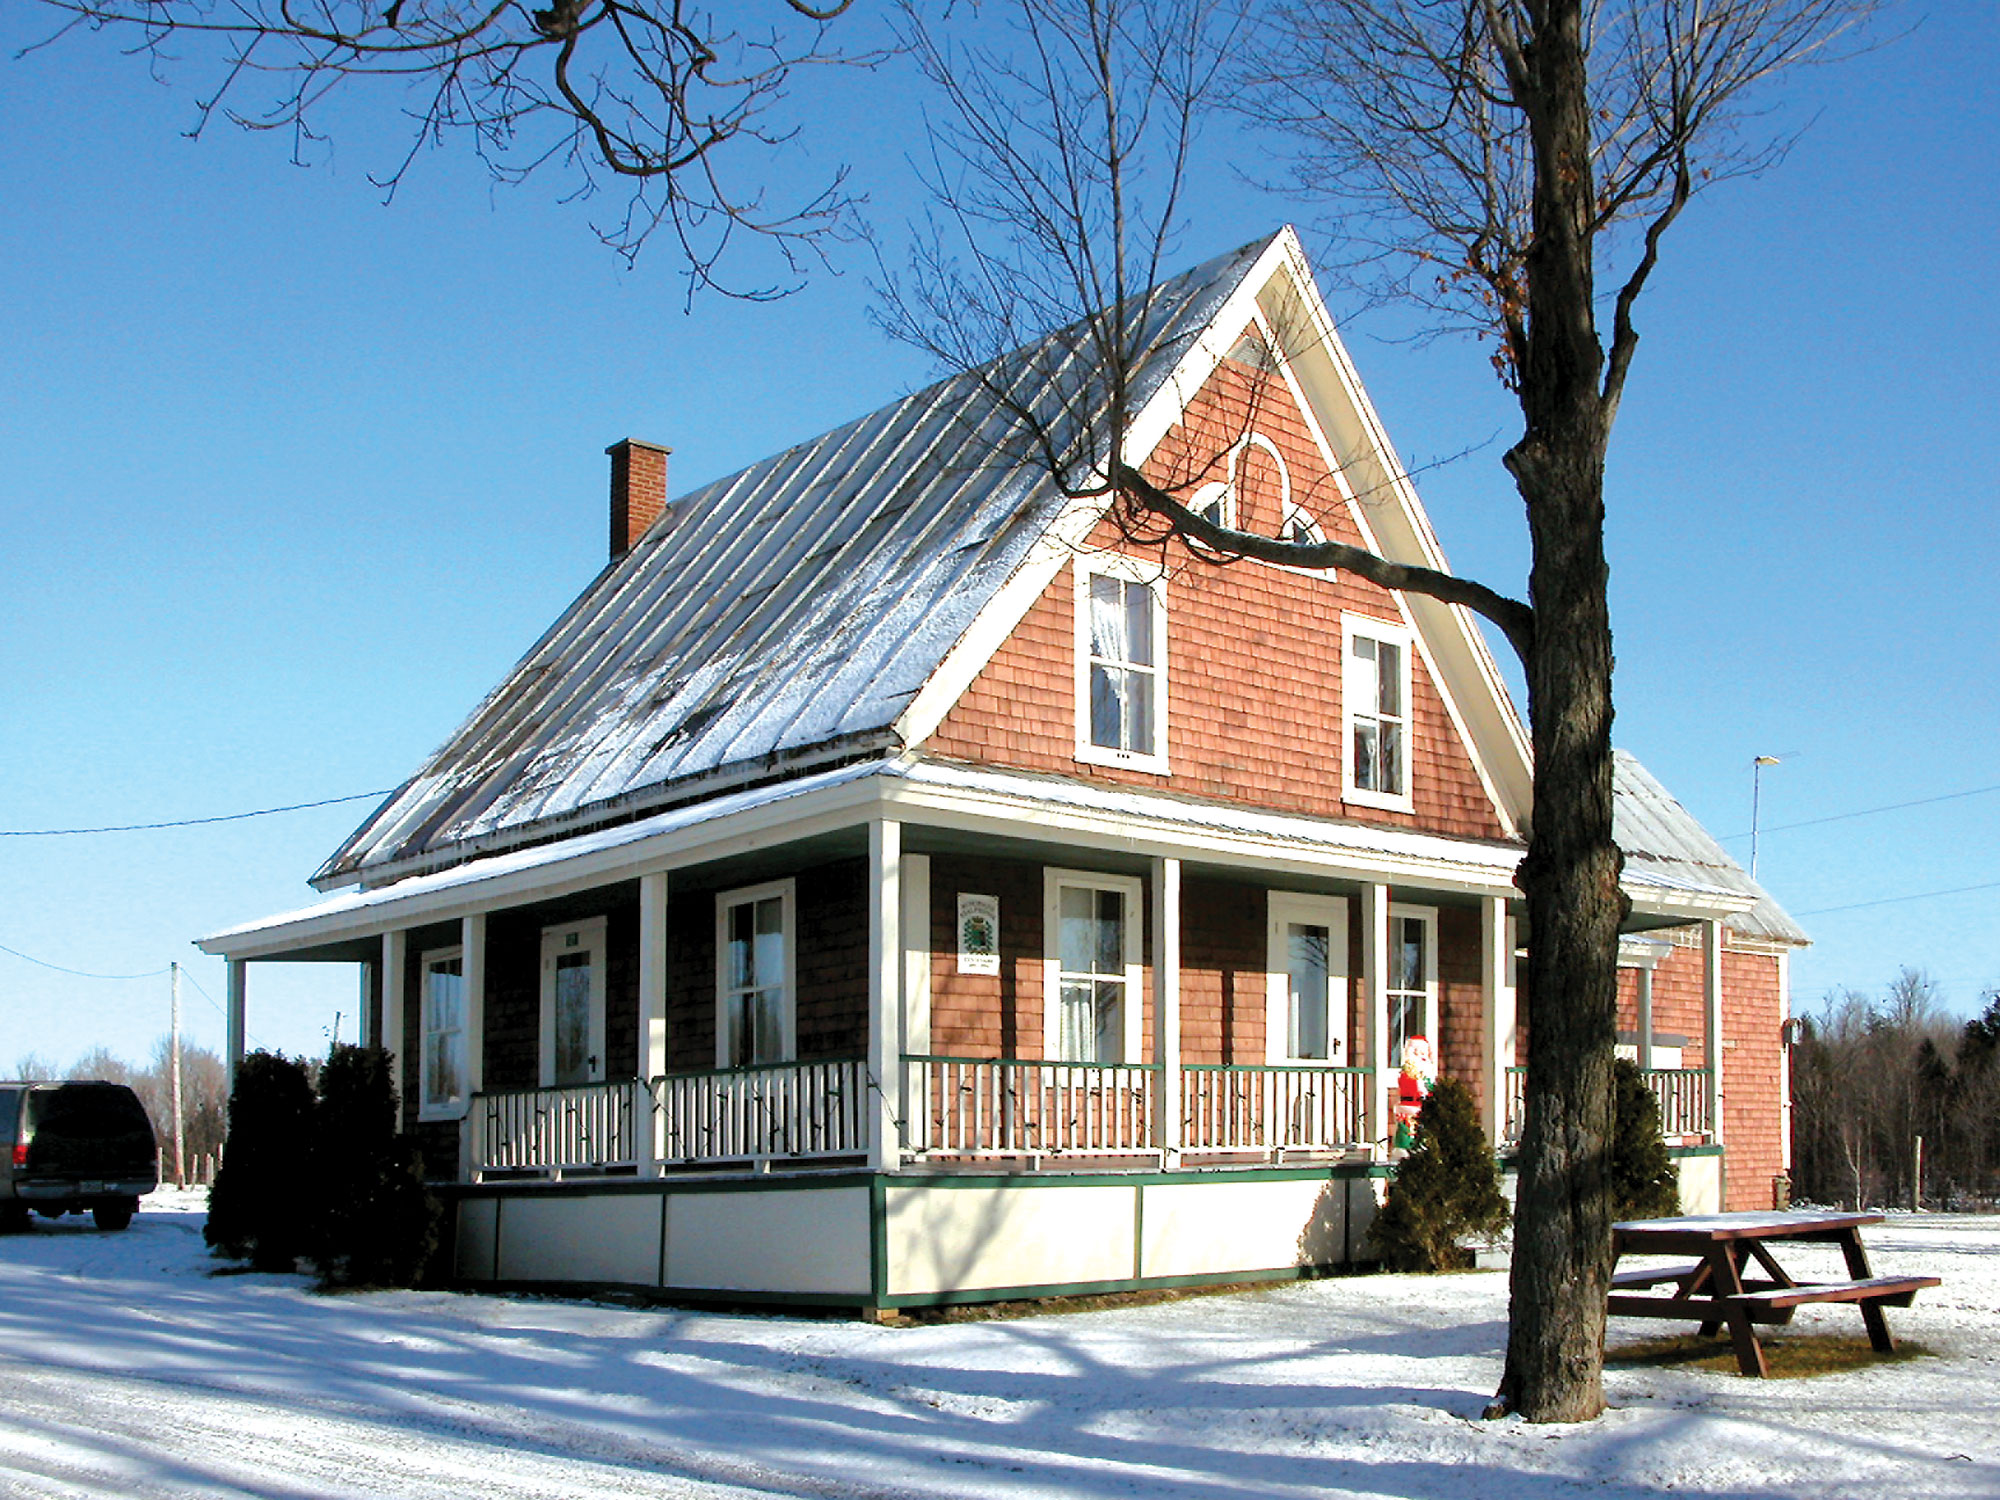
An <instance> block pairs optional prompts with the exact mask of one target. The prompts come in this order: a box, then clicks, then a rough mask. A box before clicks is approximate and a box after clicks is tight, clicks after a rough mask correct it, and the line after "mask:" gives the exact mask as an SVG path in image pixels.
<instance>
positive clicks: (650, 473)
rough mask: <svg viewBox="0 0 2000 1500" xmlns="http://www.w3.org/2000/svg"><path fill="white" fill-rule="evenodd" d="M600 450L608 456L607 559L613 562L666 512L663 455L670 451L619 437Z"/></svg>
mask: <svg viewBox="0 0 2000 1500" xmlns="http://www.w3.org/2000/svg"><path fill="white" fill-rule="evenodd" d="M604 451H605V452H606V453H608V454H610V455H611V560H612V561H613V562H616V561H617V560H618V559H619V558H621V557H623V556H624V555H625V554H626V553H628V552H630V551H631V550H632V549H633V548H634V547H635V546H637V545H638V542H639V538H640V537H642V536H644V535H645V534H646V533H647V531H648V530H650V529H651V527H652V525H653V523H654V522H655V521H657V520H659V519H660V517H661V516H663V515H665V514H666V510H667V455H668V454H669V453H671V452H673V451H674V450H673V449H671V448H666V447H662V446H661V445H660V444H658V443H644V442H641V441H640V440H639V439H638V438H623V439H621V440H620V441H618V442H615V443H613V444H612V445H611V446H610V447H609V448H606V449H605V450H604Z"/></svg>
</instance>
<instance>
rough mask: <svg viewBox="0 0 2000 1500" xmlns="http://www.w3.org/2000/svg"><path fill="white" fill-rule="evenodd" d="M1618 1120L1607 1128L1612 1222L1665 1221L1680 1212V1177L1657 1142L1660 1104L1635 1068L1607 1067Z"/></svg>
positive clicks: (1624, 1064)
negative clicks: (1609, 1130) (1631, 1220)
mask: <svg viewBox="0 0 2000 1500" xmlns="http://www.w3.org/2000/svg"><path fill="white" fill-rule="evenodd" d="M1611 1088H1612V1095H1613V1099H1614V1103H1615V1107H1616V1109H1617V1117H1616V1119H1615V1120H1614V1122H1613V1124H1612V1127H1611V1166H1610V1171H1611V1213H1612V1217H1613V1218H1616V1219H1667V1218H1672V1217H1673V1216H1674V1215H1675V1214H1678V1213H1679V1212H1680V1211H1681V1185H1680V1175H1679V1174H1678V1173H1677V1172H1675V1171H1674V1162H1673V1158H1672V1157H1670V1156H1668V1155H1667V1143H1666V1142H1665V1141H1664V1140H1662V1139H1661V1138H1660V1104H1659V1101H1658V1100H1657V1099H1655V1098H1654V1097H1653V1091H1652V1090H1651V1089H1649V1088H1647V1087H1646V1080H1645V1077H1644V1076H1643V1075H1642V1074H1641V1073H1640V1072H1639V1065H1638V1064H1637V1063H1635V1062H1633V1061H1631V1060H1630V1059H1629V1058H1624V1057H1621V1058H1619V1059H1618V1061H1617V1062H1615V1063H1614V1064H1612V1080H1611Z"/></svg>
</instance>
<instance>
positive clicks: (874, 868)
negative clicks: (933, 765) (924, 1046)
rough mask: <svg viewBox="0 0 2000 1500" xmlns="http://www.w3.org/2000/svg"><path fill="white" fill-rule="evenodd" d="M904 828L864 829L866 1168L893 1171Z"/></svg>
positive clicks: (874, 825)
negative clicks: (867, 1120) (866, 1034)
mask: <svg viewBox="0 0 2000 1500" xmlns="http://www.w3.org/2000/svg"><path fill="white" fill-rule="evenodd" d="M902 863H903V825H902V824H901V823H898V822H896V821H894V820H893V819H889V818H877V819H875V820H873V821H872V822H870V823H869V825H868V1083H869V1091H870V1101H869V1102H870V1106H871V1107H870V1110H869V1131H868V1165H869V1166H870V1167H872V1168H874V1169H875V1170H876V1171H880V1172H893V1171H895V1170H896V1168H897V1166H898V1165H900V1164H901V1161H902V1142H901V1141H900V1140H899V1139H898V1136H897V1131H898V1129H899V1128H900V1124H901V1122H900V1120H899V1119H898V1116H897V1109H896V1100H897V1098H898V1096H899V1094H900V1093H901V1088H900V1086H899V1084H898V1079H899V1077H900V1075H901V1074H902V1071H903V1026H902V1020H903V1017H902V1009H903V1006H902V995H903V936H902V926H903V892H902Z"/></svg>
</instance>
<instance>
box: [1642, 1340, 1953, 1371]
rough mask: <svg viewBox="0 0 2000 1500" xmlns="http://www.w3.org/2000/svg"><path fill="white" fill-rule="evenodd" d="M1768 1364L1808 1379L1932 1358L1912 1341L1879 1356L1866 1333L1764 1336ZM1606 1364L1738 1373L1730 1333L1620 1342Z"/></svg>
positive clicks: (1762, 1341) (1921, 1346) (1919, 1345)
mask: <svg viewBox="0 0 2000 1500" xmlns="http://www.w3.org/2000/svg"><path fill="white" fill-rule="evenodd" d="M1758 1342H1759V1343H1761V1344H1762V1345H1763V1346H1764V1363H1765V1364H1766V1365H1767V1366H1768V1367H1769V1369H1770V1372H1771V1375H1770V1378H1771V1379H1773V1380H1806V1379H1810V1378H1812V1377H1813V1376H1815V1375H1840V1374H1844V1373H1846V1372H1848V1371H1850V1370H1865V1369H1868V1368H1869V1367H1870V1366H1872V1365H1893V1364H1902V1363H1904V1362H1906V1361H1909V1360H1913V1359H1928V1358H1930V1357H1931V1352H1932V1351H1931V1350H1929V1349H1927V1348H1925V1347H1924V1346H1923V1345H1922V1344H1918V1343H1913V1342H1911V1341H1910V1340H1908V1339H1898V1340H1897V1341H1896V1352H1895V1353H1893V1354H1878V1353H1876V1352H1875V1349H1874V1347H1873V1346H1872V1345H1870V1344H1869V1342H1868V1338H1867V1336H1866V1335H1865V1334H1830V1333H1820V1334H1810V1333H1808V1334H1790V1335H1786V1336H1784V1337H1773V1336H1772V1335H1770V1334H1766V1335H1764V1336H1763V1337H1762V1338H1761V1339H1759V1340H1758ZM1604 1363H1605V1364H1606V1365H1607V1366H1608V1367H1610V1368H1612V1369H1658V1368H1674V1369H1690V1370H1716V1371H1719V1372H1721V1373H1723V1374H1726V1375H1734V1374H1735V1373H1736V1349H1735V1346H1734V1345H1732V1344H1731V1343H1730V1342H1729V1336H1728V1334H1727V1333H1722V1334H1718V1335H1717V1336H1716V1337H1714V1338H1703V1337H1702V1336H1701V1335H1700V1334H1698V1333H1678V1334H1666V1335H1663V1336H1662V1337H1659V1338H1651V1339H1641V1340H1639V1341H1638V1342H1636V1343H1631V1344H1619V1345H1617V1346H1615V1347H1612V1348H1607V1349H1606V1350H1605V1351H1604Z"/></svg>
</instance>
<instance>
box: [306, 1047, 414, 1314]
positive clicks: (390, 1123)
mask: <svg viewBox="0 0 2000 1500" xmlns="http://www.w3.org/2000/svg"><path fill="white" fill-rule="evenodd" d="M398 1120H399V1114H398V1110H397V1107H396V1085H395V1081H394V1078H393V1076H392V1068H391V1064H390V1059H389V1054H388V1053H387V1052H385V1051H383V1050H382V1049H381V1048H380V1047H350V1046H336V1047H335V1048H334V1049H333V1052H332V1054H331V1055H330V1056H329V1057H328V1058H327V1060H326V1063H325V1065H324V1066H323V1067H321V1069H320V1074H319V1106H318V1108H317V1109H316V1110H315V1111H314V1121H313V1152H312V1165H313V1172H312V1177H313V1182H314V1189H315V1192H316V1193H317V1194H318V1195H319V1208H318V1211H317V1212H316V1213H315V1215H314V1217H313V1226H312V1227H313V1238H312V1245H311V1249H310V1252H309V1253H310V1254H311V1256H312V1260H313V1264H314V1265H315V1266H316V1267H317V1268H318V1270H319V1274H320V1281H321V1283H322V1284H323V1285H326V1286H409V1285H410V1284H411V1283H412V1282H414V1281H416V1280H417V1278H418V1277H419V1276H421V1275H422V1274H423V1270H424V1266H425V1264H426V1263H427V1262H428V1261H429V1260H430V1258H431V1254H432V1252H433V1251H435V1250H436V1249H437V1243H438V1219H439V1217H440V1215H441V1212H442V1210H441V1209H440V1207H439V1204H438V1201H437V1199H436V1198H435V1197H433V1196H432V1194H431V1192H430V1190H429V1189H428V1188H426V1187H425V1186H424V1172H423V1161H422V1157H421V1154H420V1153H419V1151H418V1149H417V1146H416V1143H415V1142H414V1141H412V1140H411V1138H410V1137H409V1136H407V1135H403V1134H402V1133H400V1132H399V1131H398V1130H397V1129H396V1126H397V1123H398Z"/></svg>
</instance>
